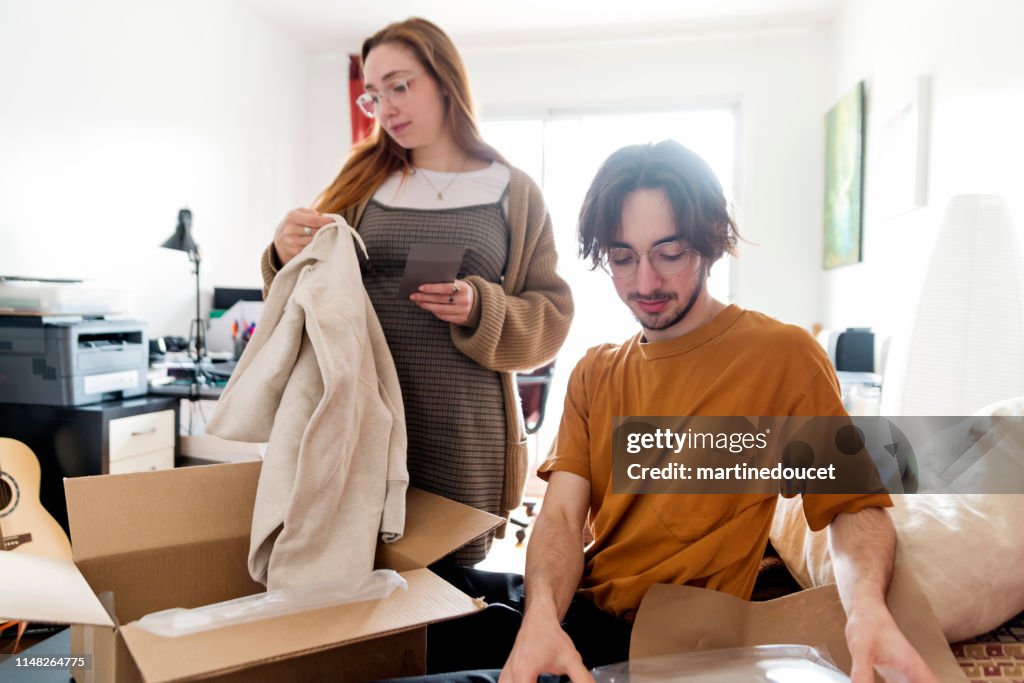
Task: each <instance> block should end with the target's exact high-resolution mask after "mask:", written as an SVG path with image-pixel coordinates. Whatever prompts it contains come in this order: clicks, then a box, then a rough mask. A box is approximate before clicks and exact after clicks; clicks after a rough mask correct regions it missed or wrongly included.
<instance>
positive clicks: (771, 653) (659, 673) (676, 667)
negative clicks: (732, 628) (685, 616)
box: [593, 645, 850, 683]
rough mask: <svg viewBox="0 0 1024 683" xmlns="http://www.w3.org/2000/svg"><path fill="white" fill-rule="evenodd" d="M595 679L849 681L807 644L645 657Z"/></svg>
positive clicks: (608, 682) (628, 682)
mask: <svg viewBox="0 0 1024 683" xmlns="http://www.w3.org/2000/svg"><path fill="white" fill-rule="evenodd" d="M593 674H594V679H595V680H596V681H597V683H676V682H679V683H689V682H691V681H701V682H702V683H764V682H770V683H849V681H850V678H849V677H848V676H847V675H846V674H844V673H843V672H842V671H840V670H839V669H837V668H836V667H835V666H834V665H833V664H832V662H831V661H829V660H828V658H827V657H826V656H825V655H823V654H822V653H821V652H820V651H818V650H817V649H815V648H813V647H809V646H807V645H756V646H753V647H734V648H727V649H723V650H706V651H703V652H691V653H688V654H678V655H664V656H661V657H643V658H640V659H634V660H631V661H629V662H622V663H621V664H611V665H609V666H602V667H598V668H596V669H594V670H593Z"/></svg>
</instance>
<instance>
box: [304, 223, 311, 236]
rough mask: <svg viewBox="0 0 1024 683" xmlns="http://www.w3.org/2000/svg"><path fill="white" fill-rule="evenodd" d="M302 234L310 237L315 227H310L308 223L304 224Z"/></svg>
mask: <svg viewBox="0 0 1024 683" xmlns="http://www.w3.org/2000/svg"><path fill="white" fill-rule="evenodd" d="M302 234H303V235H305V236H306V237H309V236H310V235H312V234H313V228H311V227H309V226H308V225H306V226H303V228H302Z"/></svg>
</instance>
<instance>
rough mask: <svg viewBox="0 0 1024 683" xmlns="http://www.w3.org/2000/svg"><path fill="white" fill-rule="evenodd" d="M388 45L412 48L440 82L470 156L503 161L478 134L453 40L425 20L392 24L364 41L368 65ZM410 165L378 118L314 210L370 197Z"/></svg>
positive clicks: (450, 120)
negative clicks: (370, 57) (369, 58)
mask: <svg viewBox="0 0 1024 683" xmlns="http://www.w3.org/2000/svg"><path fill="white" fill-rule="evenodd" d="M385 43H395V44H398V45H404V46H405V47H407V48H409V49H410V50H411V51H412V53H413V55H414V56H415V57H416V59H417V60H419V62H420V64H422V65H423V68H424V70H425V71H426V72H427V73H429V74H430V75H431V76H432V77H433V78H434V80H435V81H436V82H437V84H438V86H439V87H440V90H441V92H442V94H443V95H444V97H445V110H446V112H445V116H446V123H447V125H448V129H449V130H450V131H451V133H452V137H453V139H454V140H455V144H457V145H458V146H459V148H460V149H462V150H463V151H464V152H465V153H466V154H467V155H469V156H470V157H471V158H474V159H481V160H484V161H501V162H503V163H504V162H505V160H504V158H503V157H502V156H501V154H499V153H498V151H497V150H495V149H494V148H493V147H491V146H490V145H488V144H487V143H486V142H484V140H483V138H482V137H480V131H479V130H478V129H477V126H476V114H475V111H474V107H473V99H472V96H471V95H470V90H469V78H468V77H467V76H466V67H465V65H463V63H462V57H461V56H460V55H459V52H458V50H456V49H455V45H454V43H452V41H451V38H449V37H448V35H447V34H445V32H444V31H442V30H441V29H440V28H439V27H438V26H436V25H435V24H433V23H431V22H429V21H427V20H426V19H419V18H412V19H406V20H405V21H401V22H397V23H394V24H390V25H388V26H385V27H384V28H383V29H381V30H380V31H378V32H377V33H375V34H373V35H372V36H370V37H369V38H367V39H366V40H365V41H364V42H363V49H362V52H361V58H362V63H363V67H364V68H365V66H366V57H367V55H369V54H370V51H371V50H373V48H375V47H377V46H378V45H383V44H385ZM411 166H412V161H411V153H410V150H407V149H404V148H403V147H402V146H401V145H399V144H398V143H397V142H395V141H394V140H393V139H392V138H391V137H390V136H389V135H388V134H387V133H386V132H384V130H383V129H382V128H381V126H380V121H375V122H374V126H373V131H372V132H371V133H370V135H369V136H368V137H367V138H366V139H365V140H363V141H361V142H359V143H357V144H356V145H354V146H353V147H352V150H351V151H350V152H349V155H348V159H346V160H345V165H344V166H343V167H342V169H341V173H339V174H338V177H337V178H335V179H334V182H332V183H331V184H330V185H329V186H328V187H327V189H325V190H324V191H323V192H322V193H320V196H319V197H318V198H317V202H316V210H317V211H320V212H321V213H338V212H339V211H344V210H345V209H348V208H350V207H352V206H356V205H358V204H360V203H361V202H363V201H364V200H366V199H369V198H370V197H372V196H373V193H374V192H376V191H377V188H378V187H380V186H381V184H382V183H383V182H384V181H385V180H386V179H387V178H388V176H390V175H391V174H392V173H394V172H395V171H398V170H403V172H408V171H409V170H410V168H411Z"/></svg>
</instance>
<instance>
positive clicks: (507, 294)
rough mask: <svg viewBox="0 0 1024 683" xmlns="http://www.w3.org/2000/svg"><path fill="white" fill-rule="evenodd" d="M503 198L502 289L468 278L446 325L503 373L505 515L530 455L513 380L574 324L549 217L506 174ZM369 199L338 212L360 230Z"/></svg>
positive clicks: (530, 191)
mask: <svg viewBox="0 0 1024 683" xmlns="http://www.w3.org/2000/svg"><path fill="white" fill-rule="evenodd" d="M510 171H511V179H510V183H509V193H508V220H507V222H508V229H509V245H508V259H507V261H506V263H505V274H504V277H503V279H502V282H501V283H500V284H497V283H493V282H488V281H486V280H484V279H483V278H481V277H479V276H476V275H470V276H468V277H466V282H468V283H470V284H471V285H472V287H473V289H474V291H475V294H476V296H475V297H474V304H473V310H472V311H471V312H470V316H469V319H468V320H467V321H466V323H465V324H464V325H456V324H454V323H453V324H452V325H451V335H452V343H453V344H455V346H456V348H458V349H459V350H460V351H462V353H464V354H466V355H467V356H469V357H470V358H472V359H473V360H475V361H476V362H477V363H479V364H480V365H482V366H483V367H485V368H488V369H489V370H494V371H497V372H500V373H501V383H502V392H503V394H504V399H505V424H506V425H508V427H507V430H508V431H507V434H506V443H505V485H504V489H503V492H502V503H501V508H502V510H503V511H505V512H508V511H510V510H514V509H515V508H516V507H518V506H519V505H520V503H521V502H522V495H523V487H524V486H525V484H526V474H527V466H528V454H527V448H526V431H525V429H524V427H523V418H522V411H521V408H520V403H519V392H518V390H517V388H516V382H515V373H516V372H517V371H524V370H532V369H533V368H536V367H540V366H541V365H544V364H546V363H548V362H550V361H551V360H552V359H554V357H555V355H556V354H557V353H558V350H559V349H560V348H561V346H562V343H563V342H564V341H565V337H566V335H567V334H568V333H569V324H570V323H571V322H572V314H573V302H572V294H571V292H570V291H569V285H568V284H567V283H566V282H565V280H563V279H562V278H561V277H560V276H559V275H558V273H557V272H556V266H557V262H558V255H557V254H556V252H555V239H554V234H553V231H552V227H551V216H550V215H549V214H548V210H547V206H546V205H545V204H544V197H543V196H542V194H541V191H540V188H539V187H537V184H536V183H534V182H533V180H532V179H531V178H530V177H529V176H528V175H526V174H525V173H523V172H522V171H520V170H519V169H517V168H514V167H510ZM368 202H369V198H367V200H365V201H364V202H362V203H361V204H359V205H357V206H353V207H350V208H349V209H347V210H346V211H343V212H340V213H341V215H342V216H343V217H344V218H345V220H346V221H348V222H349V224H350V225H353V226H355V227H356V228H358V227H359V222H360V220H361V219H362V216H363V211H364V209H365V208H366V204H367V203H368ZM261 267H262V271H263V283H264V290H263V294H264V298H265V297H266V294H267V291H268V290H269V289H270V283H271V281H272V280H273V279H274V276H275V275H276V274H277V271H278V270H279V269H280V262H279V261H278V259H277V256H276V254H275V252H274V248H273V244H271V245H270V246H268V247H267V249H266V250H264V252H263V257H262V259H261Z"/></svg>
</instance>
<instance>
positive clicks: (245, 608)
mask: <svg viewBox="0 0 1024 683" xmlns="http://www.w3.org/2000/svg"><path fill="white" fill-rule="evenodd" d="M396 588H401V589H403V590H406V589H407V588H408V584H407V583H406V582H405V579H403V578H402V577H401V575H399V574H398V573H397V572H394V571H391V570H390V569H378V570H376V571H373V572H370V573H369V574H368V575H367V576H366V578H365V579H363V581H361V582H359V583H357V584H353V583H344V584H339V583H319V584H312V585H309V586H300V587H292V588H282V589H278V590H272V591H266V592H265V593H256V594H254V595H247V596H245V597H243V598H235V599H234V600H227V601H225V602H216V603H213V604H212V605H204V606H203V607H195V608H193V609H185V608H183V607H175V608H173V609H165V610H163V611H160V612H153V613H152V614H147V615H146V616H144V617H142V618H141V619H139V620H138V621H137V622H135V624H136V625H137V626H138V627H139V628H141V629H143V630H146V631H149V632H150V633H155V634H156V635H158V636H166V637H168V638H174V637H177V636H186V635H191V634H193V633H200V632H202V631H209V630H211V629H215V628H221V627H223V626H230V625H233V624H243V623H245V622H248V621H256V620H258V619H269V618H271V617H280V616H284V615H285V614H295V613H296V612H305V611H307V610H314V609H323V608H324V607H333V606H335V605H344V604H347V603H351V602H362V601H364V600H379V599H381V598H386V597H387V596H389V595H391V593H392V591H394V590H395V589H396Z"/></svg>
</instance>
